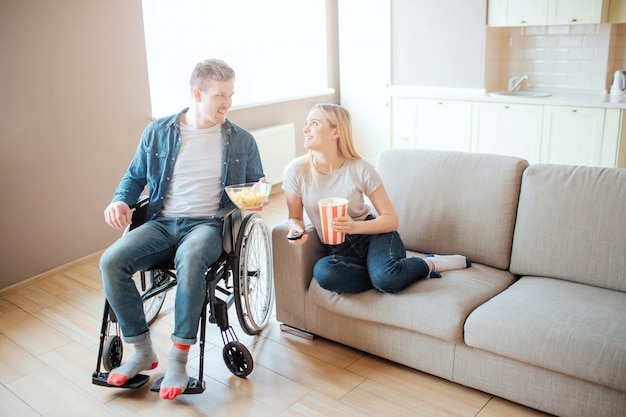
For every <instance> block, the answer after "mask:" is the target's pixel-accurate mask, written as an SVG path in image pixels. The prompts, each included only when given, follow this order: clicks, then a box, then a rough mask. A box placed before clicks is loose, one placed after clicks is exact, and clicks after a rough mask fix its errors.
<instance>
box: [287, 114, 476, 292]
mask: <svg viewBox="0 0 626 417" xmlns="http://www.w3.org/2000/svg"><path fill="white" fill-rule="evenodd" d="M303 133H304V148H305V149H307V150H308V155H304V156H301V157H298V158H296V159H294V160H293V161H292V162H291V163H290V164H289V165H288V166H287V167H286V169H285V175H284V181H283V186H282V187H283V190H284V191H285V197H286V200H287V208H288V211H289V235H288V238H289V239H290V243H292V244H294V245H302V244H304V242H306V240H307V239H308V236H307V234H306V233H305V225H304V213H306V215H307V217H308V218H309V219H310V220H311V222H312V223H313V225H314V227H315V230H316V232H317V233H318V235H319V236H320V239H321V238H322V226H321V221H320V213H319V208H318V203H317V202H318V200H320V199H322V198H325V197H341V198H345V199H347V200H348V214H347V216H341V217H336V218H334V219H333V221H332V227H333V229H334V230H335V231H338V232H342V233H345V234H346V239H345V242H344V243H342V244H339V245H326V247H327V249H328V256H325V257H323V258H322V259H320V260H319V261H318V262H317V263H316V264H315V267H314V269H313V274H314V277H315V279H316V280H317V282H318V283H319V285H320V286H321V287H322V288H325V289H327V290H329V291H334V292H337V293H359V292H363V291H367V290H369V289H372V288H376V289H377V290H379V291H381V292H388V293H394V292H398V291H401V290H403V289H405V288H407V287H408V286H409V285H411V284H413V283H415V282H416V281H419V280H421V279H424V278H427V277H429V276H430V277H441V274H440V273H441V272H443V271H448V270H452V269H462V268H467V267H469V266H470V262H469V260H468V259H467V258H466V257H465V256H462V255H443V256H440V255H429V256H428V257H426V258H424V259H422V258H418V257H414V258H407V257H406V250H405V248H404V244H403V243H402V240H401V239H400V235H399V234H398V233H397V231H396V230H397V228H398V217H397V215H396V212H395V210H394V208H393V205H392V203H391V201H390V200H389V197H388V195H387V192H386V191H385V187H384V185H383V183H382V180H381V178H380V176H379V175H378V173H377V172H376V170H375V169H374V167H373V166H372V165H371V164H369V163H368V162H367V161H365V160H363V159H361V157H360V156H359V154H358V153H357V151H356V149H355V147H354V143H353V140H352V122H351V119H350V113H349V112H348V110H347V109H345V108H344V107H342V106H339V105H336V104H318V105H315V106H314V107H313V108H312V109H311V111H310V112H309V114H308V117H307V120H306V125H305V126H304V129H303ZM365 197H367V198H369V200H370V201H371V203H372V204H373V206H374V209H375V213H376V215H374V213H373V212H372V210H371V207H370V206H369V205H368V204H366V198H365Z"/></svg>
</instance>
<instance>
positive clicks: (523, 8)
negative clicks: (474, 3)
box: [487, 0, 548, 26]
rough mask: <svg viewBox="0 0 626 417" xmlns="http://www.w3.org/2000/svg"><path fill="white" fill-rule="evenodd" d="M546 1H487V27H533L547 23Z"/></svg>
mask: <svg viewBox="0 0 626 417" xmlns="http://www.w3.org/2000/svg"><path fill="white" fill-rule="evenodd" d="M547 11H548V0H489V4H488V9H487V24H488V25H489V26H533V25H545V24H546V22H547V15H546V13H547Z"/></svg>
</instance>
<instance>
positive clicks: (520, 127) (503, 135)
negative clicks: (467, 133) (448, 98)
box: [471, 103, 543, 164]
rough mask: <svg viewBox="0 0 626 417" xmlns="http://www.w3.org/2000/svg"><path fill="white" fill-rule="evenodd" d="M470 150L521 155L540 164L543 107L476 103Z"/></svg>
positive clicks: (531, 161)
mask: <svg viewBox="0 0 626 417" xmlns="http://www.w3.org/2000/svg"><path fill="white" fill-rule="evenodd" d="M472 113H473V117H472V136H471V150H472V151H473V152H481V153H493V154H503V155H512V156H518V157H521V158H524V159H526V160H528V162H530V163H531V164H532V163H537V162H539V160H540V155H541V130H542V121H543V111H542V106H537V105H532V104H517V103H515V104H512V103H474V105H473V111H472Z"/></svg>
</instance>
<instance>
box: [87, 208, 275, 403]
mask: <svg viewBox="0 0 626 417" xmlns="http://www.w3.org/2000/svg"><path fill="white" fill-rule="evenodd" d="M147 206H148V198H147V197H143V198H142V199H141V200H140V201H139V202H138V203H137V204H135V205H134V206H133V207H131V209H133V210H134V211H133V216H132V221H131V225H130V226H129V227H128V229H127V231H130V230H132V229H134V228H136V227H139V226H140V225H141V224H143V222H144V221H145V215H146V211H147ZM216 217H219V218H221V219H223V220H224V227H223V239H222V246H223V250H222V254H221V255H220V258H219V259H218V260H217V261H216V262H215V263H214V264H213V265H211V266H210V267H209V269H208V270H207V271H206V273H205V280H206V284H207V285H206V288H207V291H206V296H205V303H204V306H203V309H202V314H201V316H200V335H199V338H198V341H199V348H200V355H199V361H200V363H199V371H198V377H197V378H193V377H190V378H189V383H188V385H187V389H186V390H185V391H184V392H183V393H184V394H199V393H202V392H204V390H205V385H206V384H205V382H204V380H203V372H204V348H205V340H206V327H207V326H206V324H207V320H208V322H210V323H216V324H217V325H218V327H219V328H220V331H221V334H222V341H223V343H224V348H223V349H222V356H223V359H224V362H225V364H226V366H227V368H228V369H229V370H230V371H231V372H232V373H233V374H234V375H236V376H238V377H240V378H245V377H246V376H248V375H249V374H250V373H251V372H252V369H253V367H254V362H253V359H252V355H251V354H250V351H249V350H248V349H247V348H246V347H245V346H244V345H243V344H242V343H241V342H239V340H238V339H237V335H236V334H235V331H234V330H233V328H232V326H231V325H230V324H229V322H228V308H229V307H230V306H232V304H233V303H234V304H235V308H236V312H237V318H238V320H239V324H240V325H241V328H242V329H243V331H244V332H245V333H246V334H248V335H256V334H258V333H260V332H261V330H263V329H264V328H265V327H266V326H267V324H268V322H269V319H270V316H271V313H272V308H273V304H274V272H273V264H272V262H273V261H272V245H271V237H270V231H269V227H268V226H267V223H266V222H265V221H264V220H263V218H262V217H261V216H260V215H259V214H258V213H256V212H249V213H248V214H247V215H246V216H245V217H244V216H243V211H242V210H240V209H238V208H237V207H236V206H235V205H234V204H233V203H232V202H231V203H229V204H228V205H227V206H226V207H224V208H223V209H222V210H220V212H219V213H218V215H217V216H216ZM133 279H134V280H135V284H136V285H137V289H138V290H139V293H140V295H141V298H142V300H143V308H144V313H145V315H146V322H147V323H148V325H150V324H151V323H152V322H154V320H155V319H156V318H157V315H158V314H159V312H160V311H161V308H162V307H163V303H164V302H165V298H166V296H167V293H168V291H170V290H172V289H173V288H174V287H175V286H176V283H177V281H176V272H175V270H174V265H173V259H172V261H171V262H170V263H168V264H161V265H155V266H153V267H152V268H150V269H149V270H146V271H141V272H139V273H137V274H135V276H134V277H133ZM123 351H124V349H123V343H122V338H121V332H120V329H119V324H118V322H117V317H116V316H115V312H114V311H113V309H112V308H111V306H110V304H109V302H108V301H107V300H105V303H104V314H103V318H102V327H101V330H100V347H99V350H98V361H97V364H96V370H95V371H94V372H93V375H92V383H93V384H96V385H101V386H108V387H114V386H113V385H109V384H108V383H107V378H108V375H109V372H110V371H111V370H112V369H114V368H116V367H118V366H120V365H121V363H122V356H123ZM102 368H103V369H104V371H103V370H102ZM149 379H150V377H149V376H148V375H144V374H138V375H137V376H135V377H133V378H131V379H129V380H128V381H127V382H126V383H125V384H124V385H122V386H119V387H117V386H115V387H117V388H139V387H141V386H143V385H144V384H146V383H147V382H148V380H149ZM161 381H162V378H159V379H158V380H157V381H156V382H155V383H154V384H153V385H152V387H151V388H150V390H151V391H159V389H160V384H161Z"/></svg>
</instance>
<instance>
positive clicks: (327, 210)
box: [317, 197, 348, 245]
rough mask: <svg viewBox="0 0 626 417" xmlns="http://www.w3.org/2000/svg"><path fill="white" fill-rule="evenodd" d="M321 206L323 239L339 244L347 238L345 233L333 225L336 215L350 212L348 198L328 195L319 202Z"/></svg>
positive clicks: (328, 243) (328, 242)
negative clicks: (338, 230) (336, 229)
mask: <svg viewBox="0 0 626 417" xmlns="http://www.w3.org/2000/svg"><path fill="white" fill-rule="evenodd" d="M317 204H318V205H319V208H320V219H321V221H322V236H323V241H324V243H326V244H327V245H339V244H341V243H343V241H344V240H345V238H346V235H345V233H341V232H336V231H334V230H333V228H332V226H331V222H332V221H333V219H334V218H335V217H341V216H345V215H347V214H348V200H346V199H345V198H338V197H328V198H322V199H321V200H319V201H318V202H317Z"/></svg>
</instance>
